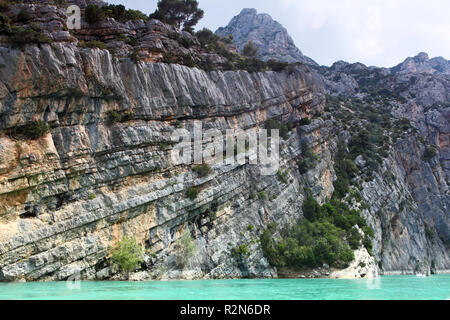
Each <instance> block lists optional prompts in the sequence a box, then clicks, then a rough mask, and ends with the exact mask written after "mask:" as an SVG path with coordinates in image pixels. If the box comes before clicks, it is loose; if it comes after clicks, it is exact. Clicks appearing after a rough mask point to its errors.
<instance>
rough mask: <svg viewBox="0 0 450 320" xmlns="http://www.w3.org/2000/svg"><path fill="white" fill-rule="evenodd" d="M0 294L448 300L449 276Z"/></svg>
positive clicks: (0, 287)
mask: <svg viewBox="0 0 450 320" xmlns="http://www.w3.org/2000/svg"><path fill="white" fill-rule="evenodd" d="M0 299H2V300H5V299H26V300H28V299H30V300H33V299H56V300H66V299H88V300H103V299H114V300H160V299H161V300H186V299H187V300H222V299H223V300H235V299H236V300H238V299H239V300H240V299H243V300H328V299H337V300H348V299H351V300H402V299H419V300H421V299H426V300H447V299H450V275H434V276H431V277H427V278H419V277H416V276H383V277H380V278H378V279H373V280H365V279H359V280H337V279H265V280H245V279H244V280H199V281H149V282H122V281H82V282H80V283H66V282H29V283H0Z"/></svg>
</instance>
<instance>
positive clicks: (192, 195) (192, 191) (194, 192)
mask: <svg viewBox="0 0 450 320" xmlns="http://www.w3.org/2000/svg"><path fill="white" fill-rule="evenodd" d="M199 193H200V191H199V190H198V188H196V187H189V188H188V189H187V190H186V196H187V197H188V198H189V199H191V200H195V199H196V198H197V197H198V194H199Z"/></svg>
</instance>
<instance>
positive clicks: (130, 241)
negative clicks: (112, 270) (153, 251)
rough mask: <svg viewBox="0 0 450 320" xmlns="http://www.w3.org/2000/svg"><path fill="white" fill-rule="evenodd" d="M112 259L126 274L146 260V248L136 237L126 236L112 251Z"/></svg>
mask: <svg viewBox="0 0 450 320" xmlns="http://www.w3.org/2000/svg"><path fill="white" fill-rule="evenodd" d="M111 261H112V264H113V266H114V267H116V268H118V269H119V270H120V272H122V273H124V274H126V276H127V278H128V277H129V275H130V272H132V271H134V270H135V269H136V268H137V267H138V266H139V265H140V264H141V263H142V262H143V261H144V249H143V247H142V246H141V245H139V244H138V243H137V241H136V238H128V237H124V238H123V239H122V240H120V242H119V243H118V245H117V246H116V247H115V248H114V249H113V250H112V252H111Z"/></svg>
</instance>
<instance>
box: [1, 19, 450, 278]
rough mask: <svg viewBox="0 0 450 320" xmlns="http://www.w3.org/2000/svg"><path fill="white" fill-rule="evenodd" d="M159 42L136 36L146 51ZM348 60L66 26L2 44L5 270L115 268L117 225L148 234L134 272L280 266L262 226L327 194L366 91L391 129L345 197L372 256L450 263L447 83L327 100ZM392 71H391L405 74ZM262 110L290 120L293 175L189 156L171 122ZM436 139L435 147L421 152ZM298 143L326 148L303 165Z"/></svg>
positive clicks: (229, 272) (418, 263)
mask: <svg viewBox="0 0 450 320" xmlns="http://www.w3.org/2000/svg"><path fill="white" fill-rule="evenodd" d="M139 25H140V28H141V27H142V29H143V30H144V29H145V30H146V31H143V35H142V37H143V38H145V39H147V40H148V39H149V38H151V37H146V32H147V34H150V35H152V37H153V38H152V40H151V41H153V42H155V43H156V42H158V41H157V40H158V39H160V37H161V36H160V35H159V34H158V33H156V32H155V31H154V28H155V22H148V23H147V24H143V25H141V24H139ZM157 25H160V24H157ZM153 48H154V47H151V48H141V49H142V51H145V50H147V51H148V52H150V53H149V56H150V57H151V56H152V55H151V52H153V51H152V50H154V49H153ZM167 48H168V46H165V45H162V46H160V48H159V50H169V49H167ZM144 60H145V59H144ZM335 67H336V66H335ZM352 68H353V67H352ZM352 68H350V69H351V70H350V69H349V70H347V71H345V72H344V71H342V70H341V71H339V72H341V73H342V75H341V76H340V77H336V72H337V71H330V70H322V69H314V68H310V67H307V66H305V65H300V66H296V67H295V68H294V69H290V70H285V71H280V72H273V71H267V72H259V73H248V72H246V71H225V72H223V71H204V70H200V69H198V68H193V67H187V66H181V65H178V64H166V63H154V62H146V61H137V62H135V61H133V59H130V58H127V57H123V58H120V59H118V58H117V57H115V56H113V55H112V54H111V53H110V51H108V50H101V49H98V48H83V47H80V46H78V45H77V42H76V41H73V40H70V39H69V38H64V39H61V40H59V41H54V42H53V43H51V44H40V45H27V46H25V47H22V48H15V47H12V46H9V45H6V44H5V45H2V46H1V47H0V101H1V104H0V106H1V107H0V280H7V281H13V280H65V279H68V278H69V277H71V276H73V275H75V274H78V273H80V275H81V277H82V278H83V279H107V278H111V277H114V276H115V275H116V271H115V270H113V269H112V268H111V267H110V264H109V258H110V250H111V247H113V246H114V245H115V244H117V242H118V241H119V240H120V239H121V238H122V237H123V236H134V237H136V239H137V240H138V242H139V243H141V244H143V245H144V246H145V249H146V257H145V264H144V265H143V266H142V267H141V271H142V272H140V273H139V274H138V275H136V278H139V279H161V278H184V279H198V278H234V277H276V276H277V275H278V274H277V270H276V269H275V268H273V267H271V266H270V265H269V263H268V261H267V259H266V258H265V257H264V255H263V251H262V249H261V246H260V242H259V235H260V232H261V231H262V230H264V229H266V228H267V227H268V226H269V225H270V224H271V223H272V222H276V223H277V227H276V231H275V234H274V237H279V236H280V232H281V230H282V229H283V228H284V227H286V226H291V225H293V224H294V223H296V222H297V220H298V219H299V218H301V217H302V216H303V213H302V205H303V201H304V199H305V197H306V194H307V192H311V193H312V195H313V196H314V197H315V198H316V199H317V201H318V202H319V203H325V202H326V201H327V200H328V199H330V197H331V196H332V194H333V192H334V186H333V182H334V181H335V180H336V178H337V177H336V172H335V157H336V153H337V150H338V144H339V142H343V143H344V145H347V144H348V143H349V140H350V139H351V138H352V135H353V134H354V131H353V130H354V127H355V126H356V127H365V126H367V125H368V124H369V123H370V117H366V115H365V113H364V108H365V107H366V106H370V107H371V108H373V109H374V110H381V109H382V110H384V111H383V114H385V115H386V116H387V121H388V122H389V126H387V127H386V128H385V129H384V134H385V135H386V137H387V138H386V139H388V143H387V147H386V150H385V151H386V153H385V154H384V155H383V157H381V161H380V165H379V166H378V167H377V168H376V169H372V168H369V166H368V165H367V164H366V163H365V162H367V161H366V160H367V159H366V160H364V159H362V161H355V162H356V163H357V164H358V166H359V167H360V173H359V174H358V176H357V177H356V178H355V181H356V182H357V183H356V182H355V184H356V185H358V188H357V187H354V188H353V189H352V190H355V191H356V190H358V191H359V193H360V195H361V199H356V198H355V199H352V198H351V197H350V196H349V197H348V202H349V203H350V205H351V206H352V207H354V208H359V209H360V210H361V212H362V214H363V216H364V218H365V219H366V221H367V222H368V224H369V225H370V226H371V227H372V228H373V229H374V230H375V237H374V239H373V255H374V258H373V260H374V261H375V260H376V261H377V268H378V271H379V272H380V273H383V272H384V273H386V274H388V273H412V272H415V271H418V270H425V271H429V270H430V269H431V270H432V271H434V272H443V271H445V270H449V269H450V256H449V250H448V245H449V221H448V212H449V210H448V208H449V200H450V197H449V193H448V180H449V167H448V163H449V144H448V142H449V141H448V137H449V126H448V119H449V112H448V107H445V106H439V105H437V103H445V102H446V101H447V102H448V92H449V91H448V87H445V85H444V93H446V94H447V96H445V94H444V97H443V98H442V99H444V101H437V100H436V99H434V100H432V101H431V100H430V101H429V102H430V103H429V104H427V103H424V102H423V101H426V99H425V98H424V99H425V100H423V101H422V100H421V101H416V100H414V99H411V97H409V96H408V97H407V98H408V99H407V98H405V99H406V101H404V100H403V99H399V98H398V97H387V98H382V99H380V100H377V99H374V100H371V101H367V100H364V95H363V96H359V97H360V98H361V99H362V100H363V101H364V103H362V104H361V103H358V102H355V101H354V100H353V99H354V96H353V93H352V94H349V95H347V96H346V97H345V98H342V99H341V100H339V101H335V100H333V97H332V96H331V95H327V94H330V93H331V91H332V90H334V89H335V88H341V87H342V86H341V83H340V82H341V81H346V82H345V83H348V82H351V83H354V84H355V85H354V90H355V94H356V93H357V92H358V91H359V90H358V86H360V82H361V81H360V79H359V78H358V77H356V76H355V78H356V80H355V79H353V81H355V82H353V81H351V80H348V79H350V77H352V72H353V71H352V70H353V69H352ZM387 76H388V77H392V79H393V82H392V83H397V82H396V81H397V80H398V79H400V78H399V77H400V76H397V75H387ZM402 77H405V76H402ZM424 77H425V76H424ZM439 77H443V79H444V80H445V81H448V77H447V76H446V75H440V76H439ZM341 79H344V80H341ZM389 79H391V78H389ZM402 79H403V78H402ZM439 79H440V80H439V81H438V80H436V83H441V84H442V82H441V80H442V79H441V78H439ZM385 80H386V79H380V80H379V81H381V82H384V83H386V81H385ZM394 80H395V81H394ZM444 80H442V81H444ZM358 81H359V82H358ZM398 81H400V80H398ZM404 81H410V80H409V79H408V80H404ZM445 81H444V84H445V83H448V82H445ZM420 83H421V82H420V77H419V81H418V82H417V89H416V91H421V92H424V93H425V92H427V91H426V90H425V89H424V86H425V85H423V86H421V85H420ZM409 88H410V87H408V88H407V89H405V92H406V91H408V90H410V89H409ZM345 89H346V90H347V91H348V90H350V89H348V87H345ZM336 90H338V89H336ZM344 91H345V90H344ZM438 91H439V90H438ZM402 92H403V91H402ZM435 92H436V91H435ZM374 96H375V97H379V95H378V93H377V94H374ZM419 98H420V97H417V99H419ZM435 100H436V101H435ZM361 105H362V107H361ZM377 108H378V109H377ZM386 108H387V111H386V110H385V109H386ZM114 115H115V116H116V117H115V121H112V119H111V117H112V116H114ZM302 118H308V119H311V123H310V124H306V125H305V124H302V122H301V121H300V120H301V119H302ZM403 118H409V119H411V120H413V121H411V126H408V125H406V124H404V123H403V125H404V127H401V125H402V124H401V123H400V124H398V121H399V120H401V119H403ZM269 119H277V120H278V121H281V122H283V123H290V124H292V127H293V129H292V130H291V131H289V133H288V134H287V135H286V136H285V137H284V138H283V139H282V140H281V144H280V156H281V159H280V166H281V170H282V171H283V172H286V175H287V179H286V180H284V179H279V177H278V176H277V175H271V176H264V175H261V172H260V169H261V168H260V167H259V166H258V165H250V164H245V165H238V164H235V165H226V164H224V163H219V164H214V165H212V166H211V167H212V172H211V173H210V174H209V175H207V176H205V177H200V176H199V175H198V174H197V173H195V172H193V170H192V166H188V165H175V164H174V163H173V162H172V159H171V156H170V152H171V150H172V148H173V145H174V141H172V140H171V139H170V136H171V133H172V132H174V131H175V130H176V129H178V128H185V129H187V130H188V131H191V130H192V128H193V126H194V122H196V121H197V122H198V121H200V122H201V123H202V126H203V129H204V130H207V129H211V128H215V129H218V130H220V131H222V132H225V130H226V129H250V128H256V129H261V128H264V127H265V124H266V121H267V120H269ZM37 120H41V121H43V122H45V123H48V124H49V126H50V128H51V130H50V132H48V133H47V134H45V135H44V136H42V137H40V138H37V139H23V138H20V137H18V136H17V134H16V133H17V128H20V127H22V126H24V125H27V124H30V123H32V121H37ZM399 126H400V128H399ZM430 144H435V145H436V146H437V149H436V150H435V151H436V153H433V154H432V155H431V156H430V159H427V161H426V160H424V153H425V151H426V149H427V147H428V146H429V145H430ZM305 145H306V146H307V147H308V149H311V150H313V151H314V153H315V154H316V155H318V159H319V160H318V161H317V163H316V164H315V166H314V167H313V168H309V169H308V170H307V171H306V172H303V173H301V171H300V170H299V168H298V161H299V160H301V159H302V158H303V157H304V156H305V148H304V146H305ZM355 160H356V159H355ZM359 160H361V159H359ZM192 187H195V188H196V190H198V191H199V194H198V196H197V197H196V198H195V199H192V198H190V197H188V196H187V195H186V193H187V191H188V189H189V188H192ZM250 226H251V227H250ZM184 232H189V233H190V235H191V236H192V238H193V239H194V242H195V246H196V249H197V250H196V253H195V255H194V256H193V257H192V258H191V259H190V261H189V263H188V264H187V265H186V266H185V267H184V268H180V267H179V266H178V265H177V262H176V255H175V253H176V248H175V246H176V241H177V239H179V237H180V236H181V235H182V234H183V233H184ZM240 245H245V246H246V247H248V249H249V256H248V257H246V259H236V258H235V257H234V256H233V249H235V248H237V247H239V246H240Z"/></svg>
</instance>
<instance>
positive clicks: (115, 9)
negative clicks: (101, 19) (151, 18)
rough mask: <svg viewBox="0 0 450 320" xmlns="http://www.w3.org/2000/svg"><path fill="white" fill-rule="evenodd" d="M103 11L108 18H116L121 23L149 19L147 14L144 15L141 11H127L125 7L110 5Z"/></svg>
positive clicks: (103, 8) (104, 7)
mask: <svg viewBox="0 0 450 320" xmlns="http://www.w3.org/2000/svg"><path fill="white" fill-rule="evenodd" d="M101 9H102V11H103V12H104V15H105V16H106V17H110V18H114V19H115V20H116V21H119V22H127V21H130V20H131V21H134V20H144V21H146V20H147V19H148V16H147V15H146V14H145V13H142V12H141V11H139V10H132V9H126V8H125V7H124V6H123V5H121V4H119V5H114V4H109V5H106V6H103V7H102V8H101Z"/></svg>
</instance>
